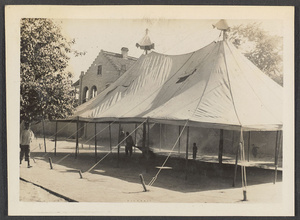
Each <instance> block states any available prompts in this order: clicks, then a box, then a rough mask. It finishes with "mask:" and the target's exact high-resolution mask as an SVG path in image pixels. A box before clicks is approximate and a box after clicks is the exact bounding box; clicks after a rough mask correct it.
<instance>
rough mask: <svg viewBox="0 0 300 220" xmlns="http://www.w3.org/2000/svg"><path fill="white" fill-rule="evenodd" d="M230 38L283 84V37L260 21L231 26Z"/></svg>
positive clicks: (269, 74)
mask: <svg viewBox="0 0 300 220" xmlns="http://www.w3.org/2000/svg"><path fill="white" fill-rule="evenodd" d="M229 40H230V41H231V42H232V43H233V44H234V45H235V46H236V47H237V48H239V49H241V50H242V51H243V53H244V55H245V56H246V57H247V58H248V59H249V60H250V61H252V62H253V63H254V64H255V65H256V66H257V67H258V68H259V69H260V70H262V71H263V72H264V73H265V74H267V75H268V76H270V77H271V78H272V79H273V80H274V81H276V82H277V83H278V84H280V85H283V75H282V72H283V65H282V49H283V42H282V37H279V36H276V35H270V34H269V33H268V32H267V31H265V30H263V29H262V28H261V24H259V23H250V24H247V25H239V26H234V27H231V29H230V32H229Z"/></svg>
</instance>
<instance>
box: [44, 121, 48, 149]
mask: <svg viewBox="0 0 300 220" xmlns="http://www.w3.org/2000/svg"><path fill="white" fill-rule="evenodd" d="M43 135H44V148H45V153H47V146H46V136H45V120H44V119H43Z"/></svg>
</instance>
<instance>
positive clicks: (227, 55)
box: [70, 41, 282, 131]
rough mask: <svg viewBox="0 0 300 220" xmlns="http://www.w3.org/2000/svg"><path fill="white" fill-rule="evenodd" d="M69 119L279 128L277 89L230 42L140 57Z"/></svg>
mask: <svg viewBox="0 0 300 220" xmlns="http://www.w3.org/2000/svg"><path fill="white" fill-rule="evenodd" d="M72 118H73V119H79V120H80V121H94V122H96V121H97V122H105V121H119V122H142V121H144V120H145V119H148V120H149V122H159V123H166V124H176V125H184V124H185V122H186V121H187V120H188V121H189V122H188V125H190V126H196V127H211V128H219V129H227V130H240V129H241V128H242V129H243V130H244V131H246V130H249V131H250V130H255V131H257V130H260V131H275V130H281V128H282V87H281V86H279V85H278V84H277V83H275V82H274V81H273V80H272V79H270V78H269V77H268V76H266V75H265V74H264V73H263V72H261V71H260V70H259V69H258V68H257V67H255V66H254V64H252V63H251V62H250V61H249V60H247V59H246V58H245V57H244V56H243V55H242V54H241V53H240V52H239V51H238V50H237V49H236V48H235V47H234V46H233V45H232V44H231V43H229V42H227V41H219V42H212V43H211V44H209V45H208V46H206V47H204V48H202V49H200V50H198V51H195V52H193V53H189V54H184V55H178V56H169V55H164V54H159V53H156V52H151V53H150V54H148V55H142V56H141V57H140V58H139V60H138V61H137V62H136V63H135V65H133V66H132V68H131V69H129V70H128V71H127V72H126V73H124V75H122V76H121V77H120V78H119V79H118V80H117V81H115V82H114V83H113V84H112V85H111V86H110V87H109V88H107V89H106V90H104V91H103V92H102V93H100V94H99V95H98V96H97V97H96V98H94V99H92V100H90V101H89V102H87V103H84V104H83V105H81V106H79V107H78V108H77V111H76V113H75V114H74V116H73V117H72ZM70 119H71V118H70Z"/></svg>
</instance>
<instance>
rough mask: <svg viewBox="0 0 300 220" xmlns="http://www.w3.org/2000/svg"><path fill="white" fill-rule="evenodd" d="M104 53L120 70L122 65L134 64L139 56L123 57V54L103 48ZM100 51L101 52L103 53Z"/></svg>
mask: <svg viewBox="0 0 300 220" xmlns="http://www.w3.org/2000/svg"><path fill="white" fill-rule="evenodd" d="M101 52H102V53H103V55H104V56H105V57H106V58H108V59H109V60H110V62H111V63H112V64H113V66H114V67H115V68H116V70H118V71H120V70H121V68H122V65H127V66H129V67H130V66H132V65H133V64H134V63H135V62H136V61H137V58H135V57H131V56H128V57H127V58H125V59H124V58H123V56H122V54H118V53H113V52H108V51H104V50H101ZM101 52H100V53H101Z"/></svg>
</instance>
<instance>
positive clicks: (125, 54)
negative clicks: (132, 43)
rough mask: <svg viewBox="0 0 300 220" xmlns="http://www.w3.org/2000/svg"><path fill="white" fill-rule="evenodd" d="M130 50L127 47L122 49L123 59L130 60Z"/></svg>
mask: <svg viewBox="0 0 300 220" xmlns="http://www.w3.org/2000/svg"><path fill="white" fill-rule="evenodd" d="M128 51H129V50H128V48H127V47H122V48H121V53H122V58H123V59H128Z"/></svg>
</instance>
